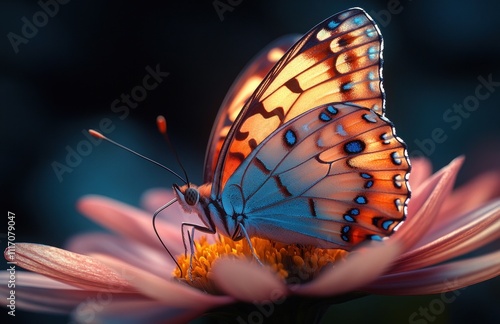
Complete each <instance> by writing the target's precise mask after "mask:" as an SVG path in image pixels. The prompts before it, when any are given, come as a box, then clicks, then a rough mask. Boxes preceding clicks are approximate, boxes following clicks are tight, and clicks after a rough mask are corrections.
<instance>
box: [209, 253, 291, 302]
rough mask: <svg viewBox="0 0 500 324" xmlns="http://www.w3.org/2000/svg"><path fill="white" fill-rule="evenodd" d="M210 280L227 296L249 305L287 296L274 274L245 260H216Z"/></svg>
mask: <svg viewBox="0 0 500 324" xmlns="http://www.w3.org/2000/svg"><path fill="white" fill-rule="evenodd" d="M210 278H211V279H212V280H213V281H214V282H215V284H216V286H217V287H218V288H220V289H221V290H222V291H224V292H225V293H227V294H228V295H230V296H233V297H234V298H235V299H238V300H242V301H245V302H249V303H265V302H270V301H271V302H272V301H276V300H277V299H281V298H283V297H285V296H286V295H287V288H286V286H285V283H284V282H283V280H282V279H281V278H279V277H278V276H277V275H276V273H275V272H273V271H271V270H270V269H269V268H268V267H265V266H261V265H259V264H256V263H254V262H249V261H246V260H239V259H230V258H221V259H218V260H217V261H216V262H214V265H213V266H212V270H211V277H210Z"/></svg>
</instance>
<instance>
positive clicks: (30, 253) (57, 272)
mask: <svg viewBox="0 0 500 324" xmlns="http://www.w3.org/2000/svg"><path fill="white" fill-rule="evenodd" d="M9 253H10V252H9V250H8V249H6V250H5V252H4V256H5V258H6V259H7V260H9V261H12V260H11V259H10V254H9ZM15 261H16V262H17V265H18V266H20V267H23V268H25V269H27V270H31V271H34V272H37V273H40V274H43V275H45V276H48V277H51V278H54V279H56V280H60V281H62V282H64V283H67V284H69V285H74V286H76V287H81V288H84V289H90V290H93V289H96V288H97V289H107V290H110V291H116V292H123V291H129V292H133V291H134V289H133V288H132V286H130V285H129V284H128V282H127V281H126V280H125V279H124V278H123V277H122V276H120V275H119V274H117V273H115V272H114V271H112V270H111V269H110V268H108V267H107V266H105V265H103V264H102V263H101V262H99V261H97V260H95V259H93V258H91V257H88V256H85V255H81V254H76V253H72V252H69V251H66V250H62V249H58V248H55V247H52V246H46V245H40V244H31V243H16V250H15Z"/></svg>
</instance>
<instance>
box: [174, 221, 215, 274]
mask: <svg viewBox="0 0 500 324" xmlns="http://www.w3.org/2000/svg"><path fill="white" fill-rule="evenodd" d="M184 226H191V232H187V231H185V230H184ZM195 230H197V231H200V232H203V233H207V234H215V232H216V231H215V229H213V228H210V227H203V226H201V225H198V224H192V223H182V224H181V231H182V243H183V244H184V255H185V256H187V245H186V239H185V237H184V234H185V233H186V232H187V235H188V240H189V248H190V251H191V255H190V257H189V269H188V276H189V280H191V281H193V277H192V270H193V255H194V231H195Z"/></svg>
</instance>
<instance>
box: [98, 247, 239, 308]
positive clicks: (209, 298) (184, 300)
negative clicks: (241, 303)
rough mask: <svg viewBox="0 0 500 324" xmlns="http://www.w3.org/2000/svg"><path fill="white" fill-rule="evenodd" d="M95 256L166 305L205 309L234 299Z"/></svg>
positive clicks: (107, 257)
mask: <svg viewBox="0 0 500 324" xmlns="http://www.w3.org/2000/svg"><path fill="white" fill-rule="evenodd" d="M95 257H96V258H98V259H99V260H100V261H102V262H104V263H105V264H107V265H108V266H109V267H111V268H113V269H115V270H117V271H123V272H125V273H127V280H128V281H129V283H130V284H131V285H132V286H134V287H135V288H136V289H137V290H138V291H140V292H141V293H143V294H144V295H145V296H148V297H150V298H152V299H154V300H156V301H160V302H162V303H164V304H165V306H166V307H173V308H186V309H192V310H196V311H203V310H206V309H209V308H212V307H217V306H222V305H225V304H228V303H231V302H233V301H234V300H233V299H232V298H230V297H228V296H214V295H209V294H205V293H202V292H200V291H199V290H196V289H194V288H191V287H190V286H187V285H186V284H182V283H179V282H175V281H173V280H166V279H165V278H166V277H163V278H162V277H158V276H155V275H153V274H151V273H149V272H147V271H144V270H142V269H140V268H137V267H133V266H131V265H129V264H126V263H124V262H122V261H120V260H117V259H114V258H112V257H109V256H105V255H100V256H95ZM169 279H170V278H169Z"/></svg>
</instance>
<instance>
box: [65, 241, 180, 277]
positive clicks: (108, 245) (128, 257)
mask: <svg viewBox="0 0 500 324" xmlns="http://www.w3.org/2000/svg"><path fill="white" fill-rule="evenodd" d="M67 249H68V250H71V251H73V252H76V253H81V254H86V255H92V254H96V253H97V254H105V255H110V256H113V257H115V258H117V259H120V260H122V261H123V262H125V263H129V264H131V265H133V266H137V267H144V265H147V270H148V271H149V272H151V273H154V274H156V275H158V276H165V275H170V273H171V272H172V271H173V269H174V268H175V263H174V261H173V260H172V259H171V258H170V256H169V255H168V253H167V252H166V251H159V250H157V249H153V248H151V247H150V246H147V245H144V244H141V243H139V242H135V241H132V240H127V239H126V238H123V237H119V236H116V235H112V234H107V233H87V234H81V235H78V236H74V237H73V238H72V239H71V240H70V241H69V243H68V244H67ZM171 252H172V253H174V255H175V254H177V253H181V251H175V250H171ZM182 252H184V249H182Z"/></svg>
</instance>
